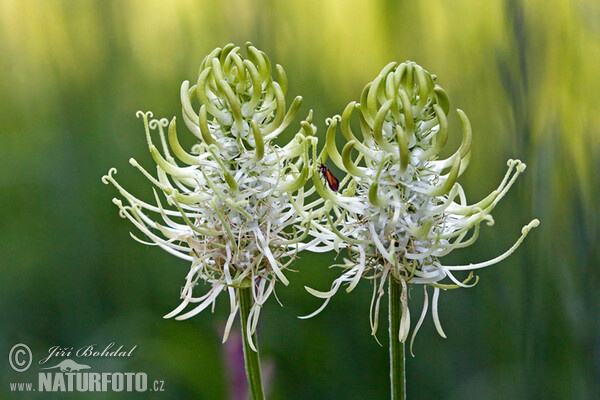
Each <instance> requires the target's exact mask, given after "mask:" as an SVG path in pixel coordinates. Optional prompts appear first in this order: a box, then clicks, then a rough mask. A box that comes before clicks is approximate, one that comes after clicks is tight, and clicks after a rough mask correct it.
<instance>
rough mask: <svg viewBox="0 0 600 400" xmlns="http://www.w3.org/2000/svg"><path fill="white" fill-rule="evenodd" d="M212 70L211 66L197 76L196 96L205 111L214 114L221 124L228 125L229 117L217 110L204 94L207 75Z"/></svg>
mask: <svg viewBox="0 0 600 400" xmlns="http://www.w3.org/2000/svg"><path fill="white" fill-rule="evenodd" d="M211 71H212V67H209V68H206V69H205V70H204V71H202V73H201V74H200V76H199V77H198V83H197V84H196V96H197V97H198V100H199V101H200V104H201V105H203V106H205V107H206V111H208V112H209V113H210V114H212V115H214V116H215V118H217V119H218V120H219V121H220V122H221V123H222V124H224V125H230V121H231V117H230V116H229V115H227V114H225V113H224V112H222V111H221V110H219V109H218V108H217V107H216V106H215V105H214V104H213V103H212V101H210V100H209V98H208V96H207V95H206V91H207V90H208V89H207V85H208V77H209V75H210V73H211Z"/></svg>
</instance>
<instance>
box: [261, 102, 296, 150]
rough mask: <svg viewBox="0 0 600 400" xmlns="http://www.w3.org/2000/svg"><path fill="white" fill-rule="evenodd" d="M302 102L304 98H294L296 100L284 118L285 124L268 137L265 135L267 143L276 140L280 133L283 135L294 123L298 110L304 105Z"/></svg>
mask: <svg viewBox="0 0 600 400" xmlns="http://www.w3.org/2000/svg"><path fill="white" fill-rule="evenodd" d="M302 100H303V99H302V96H296V97H295V98H294V100H293V101H292V104H291V105H290V108H289V109H288V111H287V113H286V114H285V117H284V118H283V122H282V123H281V124H280V125H279V127H277V129H275V130H274V131H273V132H271V133H269V134H268V135H265V140H266V141H270V140H273V139H274V138H276V137H277V136H278V135H279V134H280V133H282V132H283V131H284V130H285V129H286V128H287V127H288V126H289V125H290V124H291V123H292V121H293V120H294V118H295V117H296V114H298V110H299V109H300V106H301V105H302ZM284 109H285V106H284Z"/></svg>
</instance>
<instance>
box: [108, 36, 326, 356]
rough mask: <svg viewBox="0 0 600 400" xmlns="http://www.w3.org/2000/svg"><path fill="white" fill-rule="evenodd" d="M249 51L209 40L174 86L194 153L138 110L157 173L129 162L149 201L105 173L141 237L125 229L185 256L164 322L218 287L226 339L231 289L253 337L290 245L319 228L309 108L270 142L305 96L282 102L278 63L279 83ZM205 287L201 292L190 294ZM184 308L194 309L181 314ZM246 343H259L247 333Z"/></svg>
mask: <svg viewBox="0 0 600 400" xmlns="http://www.w3.org/2000/svg"><path fill="white" fill-rule="evenodd" d="M246 53H247V59H244V58H243V57H242V55H241V54H240V48H239V47H234V45H232V44H230V45H227V46H225V47H224V48H223V49H220V48H217V49H215V50H214V51H213V52H212V53H210V54H209V55H208V56H207V57H206V58H205V59H204V60H203V61H202V64H201V66H200V72H199V78H198V81H197V83H196V84H195V85H190V83H189V82H188V81H185V82H183V84H182V85H181V103H182V114H183V120H184V122H185V125H186V126H187V128H188V129H189V130H190V131H191V132H192V133H193V134H194V135H195V136H196V138H197V140H198V142H197V144H196V145H194V146H193V147H192V148H191V150H190V151H186V150H184V149H183V147H182V146H181V144H180V142H179V140H178V136H177V130H176V122H175V118H173V119H172V120H171V121H170V122H169V121H168V120H166V119H159V120H156V119H151V117H152V114H151V113H142V112H138V117H141V118H142V120H143V122H144V128H145V131H146V138H147V141H148V147H149V150H150V153H151V154H152V157H153V159H154V161H155V162H156V175H155V176H153V175H152V174H151V173H150V172H149V171H147V170H146V169H144V168H143V167H142V166H141V165H140V164H138V163H137V161H135V160H134V159H131V160H130V163H131V164H132V165H133V166H134V167H136V168H138V169H139V170H140V171H141V172H142V174H143V175H144V176H146V178H147V179H148V180H149V181H150V182H151V183H152V184H153V185H154V186H155V187H156V188H155V191H154V195H155V196H154V197H155V203H154V204H151V203H148V202H145V201H142V200H140V199H138V198H137V197H135V196H134V195H133V194H131V193H129V192H128V191H127V190H125V189H124V188H123V187H122V186H121V185H120V184H119V183H117V181H116V180H115V178H114V175H115V173H116V169H114V168H113V169H111V170H110V171H109V173H108V175H106V176H104V177H103V178H102V181H103V182H104V183H107V184H108V183H110V184H113V185H114V186H115V187H116V188H117V189H118V191H119V192H120V194H121V196H122V197H123V198H124V200H125V201H124V202H122V201H121V200H118V199H114V200H113V202H114V203H115V204H116V205H117V206H118V207H119V210H120V215H121V216H122V217H123V218H127V219H128V220H129V221H131V223H132V224H133V225H134V226H135V227H136V228H137V229H139V230H140V231H141V232H142V233H143V234H144V235H145V236H146V238H147V239H146V240H142V239H138V238H137V237H136V236H133V234H132V236H133V237H134V239H136V240H138V241H140V242H141V243H144V244H148V245H154V246H158V247H160V248H162V249H163V250H165V251H167V252H169V253H171V254H173V255H175V256H177V257H179V258H181V259H184V260H186V261H189V262H190V263H191V267H190V271H189V273H188V274H187V276H186V279H185V285H184V287H183V289H182V291H181V304H180V305H179V306H178V307H177V308H175V309H174V310H173V311H172V312H170V313H168V314H167V315H165V318H171V317H176V319H178V320H182V319H186V318H190V317H192V316H194V315H196V314H198V313H200V312H202V311H203V310H205V309H207V308H209V307H211V306H212V305H214V303H215V300H216V299H217V297H218V296H219V294H221V293H223V292H225V293H227V294H228V296H229V302H230V316H229V319H228V321H227V325H226V329H225V334H224V338H223V340H224V341H225V340H226V339H227V336H228V334H229V331H230V329H231V326H232V323H233V321H234V318H235V315H236V313H237V311H238V309H239V307H240V299H239V296H238V293H237V292H238V289H239V288H248V287H250V288H252V298H253V304H252V307H251V309H250V312H249V316H248V318H247V321H248V322H247V326H245V327H244V328H243V329H245V330H246V332H245V333H246V334H247V336H248V337H250V338H252V336H253V334H254V332H255V331H256V326H257V322H258V317H259V314H260V310H261V307H262V305H263V304H264V303H265V301H266V300H267V299H268V298H269V296H270V295H271V294H272V293H273V292H274V290H275V284H276V282H277V281H279V282H282V283H283V284H285V285H287V284H288V279H287V278H286V276H285V274H284V272H285V271H286V270H287V269H288V266H289V265H290V263H291V262H292V261H293V260H294V258H295V257H296V256H297V254H298V252H299V251H301V250H304V249H311V248H313V250H315V251H318V250H319V249H318V248H316V246H315V245H316V244H319V243H320V241H319V240H313V242H312V243H309V244H308V245H303V244H300V243H301V242H302V241H303V240H304V239H305V238H306V237H307V236H309V235H313V234H315V233H316V232H317V230H316V229H315V228H313V227H312V222H311V219H312V216H311V215H312V214H311V212H310V210H309V208H307V207H305V206H304V196H305V193H304V185H305V184H306V183H307V181H308V180H309V178H310V171H312V168H313V166H312V165H311V158H314V157H311V156H310V154H311V153H310V149H311V147H314V145H315V143H316V138H315V137H314V132H315V128H314V126H313V125H312V124H311V118H312V112H311V113H309V116H308V118H307V119H306V121H303V122H302V123H301V125H302V128H301V129H300V132H299V133H298V134H296V135H295V137H294V138H293V139H292V140H291V141H290V142H289V143H288V144H287V145H285V146H283V147H280V146H278V145H276V144H274V143H273V140H274V139H275V138H276V137H277V136H278V135H279V134H281V133H282V132H284V131H285V130H286V129H287V128H288V126H289V125H290V123H291V122H292V120H293V119H294V117H295V115H296V113H297V111H298V108H299V107H300V104H301V102H302V98H301V97H299V96H298V97H296V98H295V99H294V100H293V102H292V103H291V105H290V106H289V108H287V107H286V101H285V94H286V90H287V80H286V76H285V73H284V71H283V68H282V67H281V66H279V65H276V67H275V70H276V71H277V76H278V78H277V81H275V80H274V79H273V78H272V76H271V63H270V61H269V59H268V58H267V56H266V55H265V54H264V53H263V52H261V51H259V50H257V49H256V48H255V47H253V46H252V45H251V44H250V43H248V44H247V46H246ZM156 131H158V144H156V145H155V143H154V141H155V139H154V138H153V136H154V132H156ZM159 148H160V151H159ZM313 152H314V150H313ZM161 197H162V198H163V200H161ZM202 288H205V293H203V294H202V295H196V294H195V292H196V290H198V289H202ZM188 306H193V307H192V308H191V310H189V311H187V312H184V310H186V309H187V308H188ZM250 345H251V346H252V347H253V349H254V350H255V351H256V347H255V344H254V343H252V341H251V339H250Z"/></svg>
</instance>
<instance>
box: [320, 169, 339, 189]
mask: <svg viewBox="0 0 600 400" xmlns="http://www.w3.org/2000/svg"><path fill="white" fill-rule="evenodd" d="M319 171H321V174H323V178H325V181H327V185H328V186H329V188H330V189H331V190H333V191H334V192H337V191H338V189H339V188H340V181H339V180H338V178H336V177H335V176H334V175H333V174H332V173H331V171H330V170H329V168H327V166H326V165H325V164H321V165H319Z"/></svg>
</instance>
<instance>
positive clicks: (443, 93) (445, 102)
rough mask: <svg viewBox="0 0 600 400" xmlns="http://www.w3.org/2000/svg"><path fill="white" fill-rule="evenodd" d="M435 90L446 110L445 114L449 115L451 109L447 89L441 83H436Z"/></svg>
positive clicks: (436, 96) (439, 102)
mask: <svg viewBox="0 0 600 400" xmlns="http://www.w3.org/2000/svg"><path fill="white" fill-rule="evenodd" d="M433 91H434V92H435V98H436V100H437V103H438V104H439V105H440V107H442V110H444V114H446V115H448V112H449V111H450V100H448V95H447V94H446V91H444V89H442V88H441V87H440V86H439V85H435V87H434V89H433Z"/></svg>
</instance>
